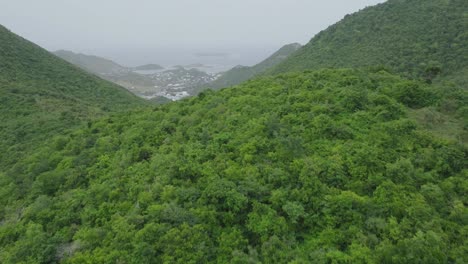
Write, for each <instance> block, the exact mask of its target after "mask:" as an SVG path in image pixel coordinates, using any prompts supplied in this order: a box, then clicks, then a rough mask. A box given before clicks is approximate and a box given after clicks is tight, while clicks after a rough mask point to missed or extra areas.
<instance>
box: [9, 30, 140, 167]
mask: <svg viewBox="0 0 468 264" xmlns="http://www.w3.org/2000/svg"><path fill="white" fill-rule="evenodd" d="M143 104H144V102H143V101H142V100H140V99H138V98H137V97H136V96H134V95H132V94H131V93H130V92H128V91H126V90H125V89H124V88H122V87H119V86H116V85H114V84H111V83H109V82H107V81H104V80H102V79H100V78H98V77H96V76H94V75H90V74H88V73H86V72H84V71H82V70H80V69H78V68H76V67H75V66H73V65H71V64H69V63H67V62H65V61H63V60H62V59H59V58H58V57H56V56H54V55H52V54H50V53H49V52H47V51H46V50H44V49H42V48H40V47H38V46H37V45H35V44H33V43H31V42H29V41H27V40H25V39H23V38H21V37H19V36H17V35H15V34H13V33H12V32H10V31H9V30H7V29H6V28H4V27H3V26H0V123H1V124H0V136H1V138H2V140H1V141H0V149H2V152H1V153H0V164H2V163H5V162H6V161H7V160H10V159H15V158H19V157H21V151H20V150H22V149H24V148H29V147H31V146H33V145H34V143H37V142H40V141H41V140H43V139H45V138H47V137H49V136H50V135H51V134H53V133H56V132H58V131H62V130H63V129H67V128H70V127H71V126H73V125H76V124H78V123H80V122H81V121H83V120H89V119H91V118H93V117H97V116H100V115H102V114H104V113H107V112H115V111H121V110H128V109H131V108H134V107H136V106H139V105H143Z"/></svg>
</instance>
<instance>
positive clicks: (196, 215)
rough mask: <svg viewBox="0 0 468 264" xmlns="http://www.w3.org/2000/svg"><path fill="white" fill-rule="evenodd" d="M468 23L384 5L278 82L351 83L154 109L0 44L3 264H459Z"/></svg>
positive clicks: (29, 48) (242, 88)
mask: <svg viewBox="0 0 468 264" xmlns="http://www.w3.org/2000/svg"><path fill="white" fill-rule="evenodd" d="M467 10H468V9H467V2H466V1H461V0H425V1H422V0H407V1H404V0H390V1H388V2H386V3H384V4H381V5H378V6H376V7H372V8H368V9H365V10H363V11H362V12H359V13H357V14H354V15H350V16H347V17H346V18H345V19H344V20H343V21H341V22H339V23H338V24H336V25H334V26H332V27H331V28H329V29H328V30H326V31H324V32H321V33H320V34H318V35H317V36H316V37H315V38H314V39H313V40H312V41H311V43H309V44H308V45H307V46H306V47H304V48H303V49H301V50H299V51H298V52H297V53H294V54H293V55H292V57H291V58H290V59H287V60H286V61H284V62H283V63H281V64H279V66H278V67H276V68H274V69H273V70H271V72H284V71H289V70H293V71H295V70H303V69H309V68H310V69H319V68H324V67H326V68H335V67H343V66H349V67H358V68H359V69H319V70H307V71H305V72H300V73H285V74H281V75H277V76H264V77H262V78H258V79H255V80H251V81H249V82H246V83H244V84H242V85H239V86H235V87H233V88H232V89H224V90H221V91H217V92H213V91H211V90H208V91H204V92H202V93H201V94H200V95H199V96H197V97H194V98H189V99H186V100H182V101H181V102H177V103H169V104H165V105H160V106H154V105H153V106H149V105H146V103H144V102H142V101H141V100H140V99H138V98H136V97H134V96H132V95H131V94H130V93H129V92H127V91H126V90H124V89H122V88H121V87H118V86H115V85H112V84H110V83H108V82H106V81H104V80H101V79H99V78H98V77H96V76H92V75H89V74H87V73H85V72H84V71H82V70H80V69H78V68H76V67H74V66H72V65H70V64H68V63H66V62H64V61H62V60H61V59H59V58H58V57H56V56H53V55H51V54H49V53H48V52H47V51H45V50H43V49H40V48H39V47H37V46H36V45H34V44H32V43H30V42H27V41H25V40H24V39H22V38H20V37H18V36H16V35H14V34H12V33H11V32H9V31H8V30H6V29H4V28H3V27H0V139H1V140H0V149H2V153H1V154H0V263H5V264H9V263H70V264H71V263H296V264H299V263H468V253H467V252H468V242H467V241H468V240H467V237H468V209H467V208H466V205H467V204H468V197H467V195H466V194H467V193H468V146H467V142H468V141H467V140H468V132H467V130H468V108H467V105H468V90H467V89H466V84H467V82H468V78H467V77H466V76H467V74H466V73H467V72H468V71H467V69H468V67H466V65H467V64H466V61H467V60H466V59H467V58H468V57H467V56H468V50H467V44H468V41H467V37H468V35H467V32H466V28H468V27H467V26H468V24H467V21H468V15H467ZM276 55H281V54H276ZM279 57H281V56H279ZM279 57H278V56H273V58H272V59H271V60H267V61H265V62H264V63H262V64H261V65H260V66H258V65H257V66H256V67H257V68H255V67H254V68H249V69H248V70H247V71H246V72H245V75H244V73H242V74H239V76H241V77H242V78H244V77H245V78H250V77H252V76H253V75H256V74H259V73H261V72H263V71H264V70H265V69H266V68H269V67H271V66H272V65H274V64H277V62H278V60H277V59H278V58H279ZM281 58H283V59H284V56H283V57H281ZM375 65H382V66H375ZM369 66H372V67H369ZM366 67H367V68H366ZM258 68H262V69H261V70H258ZM240 72H241V71H240ZM252 72H254V73H253V75H252ZM394 72H397V73H400V75H395V74H393V73H394ZM247 76H250V77H247ZM407 77H410V79H411V80H409V79H407ZM415 77H416V78H415ZM236 78H238V77H235V78H233V79H236ZM237 80H238V79H237ZM236 82H237V81H233V82H232V83H225V85H231V84H234V83H236ZM140 106H145V107H141V108H140Z"/></svg>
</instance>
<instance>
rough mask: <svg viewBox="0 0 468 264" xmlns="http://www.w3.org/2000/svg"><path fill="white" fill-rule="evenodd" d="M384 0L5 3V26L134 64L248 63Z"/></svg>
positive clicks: (55, 45) (53, 46) (1, 20)
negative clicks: (179, 60)
mask: <svg viewBox="0 0 468 264" xmlns="http://www.w3.org/2000/svg"><path fill="white" fill-rule="evenodd" d="M382 2H384V0H326V1H325V0H229V1H227V0H164V1H163V0H40V1H36V0H0V24H2V25H4V26H6V27H7V28H9V29H10V30H12V31H13V32H15V33H17V34H19V35H21V36H23V37H25V38H27V39H29V40H31V41H33V42H35V43H37V44H39V45H41V46H42V47H44V48H46V49H49V50H57V49H68V50H73V51H79V52H87V53H96V54H98V55H105V56H108V57H112V58H114V59H116V60H118V61H120V62H122V63H127V64H137V63H141V62H143V60H144V59H145V58H148V56H147V53H148V52H150V53H154V54H157V53H161V52H164V53H165V54H166V55H167V54H169V55H170V54H171V53H174V54H175V53H177V51H180V54H184V53H187V54H188V53H190V52H210V51H213V52H220V51H226V52H239V53H244V55H245V54H250V55H248V56H247V57H249V58H251V60H252V61H247V59H244V60H245V63H246V64H248V63H254V62H255V60H258V58H260V57H262V56H265V55H266V54H269V53H271V52H273V51H274V50H275V49H277V48H279V47H281V46H282V45H284V44H287V43H292V42H299V43H301V44H305V43H307V42H308V41H309V40H310V38H311V37H313V36H314V35H315V34H316V33H318V32H319V31H320V30H323V29H325V28H326V27H328V26H329V25H331V24H333V23H335V22H337V21H338V20H340V19H341V18H343V16H344V15H346V14H349V13H353V12H356V11H358V10H360V9H362V8H364V7H366V6H369V5H375V4H377V3H382ZM150 57H151V56H150ZM244 57H245V56H244ZM257 57H258V58H257ZM151 59H152V60H153V59H154V58H151ZM166 59H167V58H166Z"/></svg>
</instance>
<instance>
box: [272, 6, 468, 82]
mask: <svg viewBox="0 0 468 264" xmlns="http://www.w3.org/2000/svg"><path fill="white" fill-rule="evenodd" d="M467 28H468V1H466V0H389V1H387V2H385V3H383V4H379V5H377V6H373V7H369V8H366V9H364V10H362V11H360V12H357V13H355V14H352V15H347V16H346V17H345V18H344V19H343V20H342V21H340V22H338V23H336V24H335V25H333V26H331V27H329V28H328V29H326V30H324V31H322V32H320V33H319V34H317V35H316V36H315V37H314V38H312V40H311V41H310V42H309V43H308V44H307V45H305V46H304V47H303V48H302V49H300V50H299V51H298V52H296V53H294V54H293V55H292V56H291V57H290V58H288V59H287V60H285V61H284V62H282V63H281V64H280V65H278V66H277V67H275V68H274V69H273V70H271V71H270V73H273V74H274V73H280V72H288V71H301V70H304V69H319V68H330V67H331V68H340V67H367V66H376V65H385V66H387V67H390V69H392V70H395V71H397V72H399V73H404V74H405V75H407V76H411V77H414V76H417V77H423V78H429V79H430V78H432V76H431V75H432V74H433V73H434V69H435V70H436V71H438V70H439V69H440V70H441V71H442V75H449V74H451V73H452V72H454V71H456V70H459V69H461V68H465V69H466V67H467V66H468V45H467V43H468V30H467Z"/></svg>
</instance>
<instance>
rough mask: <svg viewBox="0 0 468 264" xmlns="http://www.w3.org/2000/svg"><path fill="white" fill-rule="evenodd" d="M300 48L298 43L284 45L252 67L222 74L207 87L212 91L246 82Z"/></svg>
mask: <svg viewBox="0 0 468 264" xmlns="http://www.w3.org/2000/svg"><path fill="white" fill-rule="evenodd" d="M300 47H301V44H299V43H292V44H288V45H285V46H283V47H281V49H279V50H278V51H276V52H275V53H273V54H272V55H271V56H270V57H268V58H267V59H265V60H264V61H262V62H260V63H258V64H256V65H254V66H252V67H248V66H237V67H235V68H233V69H231V70H229V71H227V72H225V73H223V74H222V75H221V76H220V77H219V78H218V79H216V80H215V81H213V82H211V83H210V84H208V85H207V87H209V88H212V89H220V88H224V87H229V86H233V85H237V84H240V83H242V82H244V81H247V80H249V79H251V78H253V77H255V76H256V75H258V74H260V73H263V72H264V71H266V70H268V69H270V68H271V67H273V66H275V65H278V64H279V63H280V62H282V61H284V60H285V59H286V58H287V57H288V56H290V55H291V54H292V53H294V52H296V51H297V50H298V49H299V48H300Z"/></svg>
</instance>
